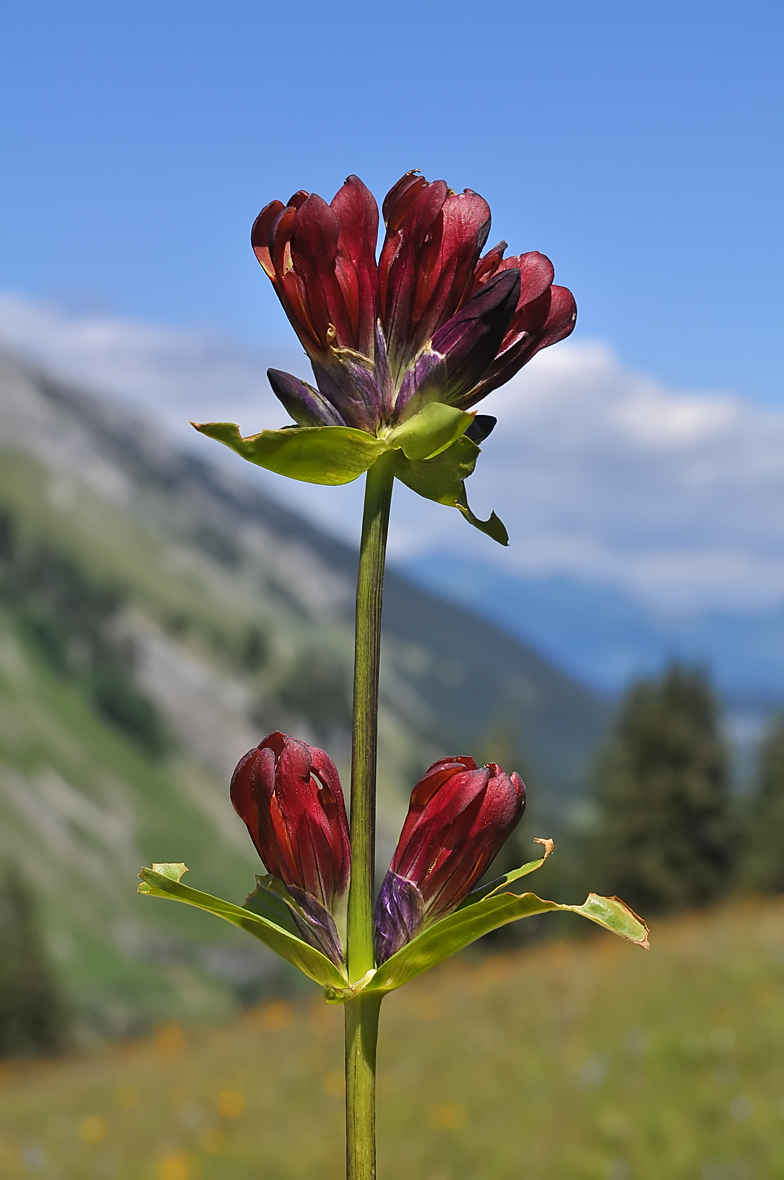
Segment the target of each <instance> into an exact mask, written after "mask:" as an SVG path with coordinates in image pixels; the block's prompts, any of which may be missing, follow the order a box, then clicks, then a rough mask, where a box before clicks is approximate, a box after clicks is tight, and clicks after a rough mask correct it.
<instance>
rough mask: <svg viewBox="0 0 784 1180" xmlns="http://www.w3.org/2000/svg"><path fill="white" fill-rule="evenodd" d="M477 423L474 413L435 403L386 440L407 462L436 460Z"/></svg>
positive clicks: (408, 420)
mask: <svg viewBox="0 0 784 1180" xmlns="http://www.w3.org/2000/svg"><path fill="white" fill-rule="evenodd" d="M473 420H474V419H473V415H472V414H466V413H465V411H464V410H458V409H457V408H456V407H455V406H447V405H446V404H445V403H444V402H431V403H430V404H429V405H427V406H425V407H424V409H422V410H420V411H419V413H418V414H414V416H413V417H412V418H408V419H407V420H406V421H405V422H403V423H401V425H400V426H396V427H395V429H394V430H391V431H390V432H389V434H388V435H387V436H386V440H385V441H386V443H387V444H388V446H390V447H400V448H401V450H402V451H403V454H404V455H405V456H406V458H407V459H414V460H420V459H432V458H434V457H435V456H436V455H439V454H440V453H441V452H442V451H445V450H446V448H447V447H449V446H451V445H452V443H453V442H455V440H456V439H458V438H460V436H461V434H465V432H466V430H467V429H468V427H469V426H470V425H471V424H472V422H473Z"/></svg>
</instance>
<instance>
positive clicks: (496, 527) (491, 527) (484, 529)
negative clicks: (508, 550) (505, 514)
mask: <svg viewBox="0 0 784 1180" xmlns="http://www.w3.org/2000/svg"><path fill="white" fill-rule="evenodd" d="M457 507H458V508H459V509H460V511H461V512H462V514H463V516H464V517H465V519H466V520H467V521H468V523H469V524H472V525H473V526H474V528H475V529H479V531H480V533H486V535H487V536H488V537H491V538H492V539H493V540H494V541H497V542H498V544H499V545H508V544H509V533H508V532H507V531H506V525H505V524H504V522H503V521H502V520H500V519H499V517H497V516H496V514H495V513H494V512H491V513H490V516H489V518H488V519H487V520H480V519H479V517H478V516H474V514H473V512H472V511H471V509H470V508H469V507H468V500H467V499H466V493H465V488H463V491H462V493H461V495H459V496H458V498H457Z"/></svg>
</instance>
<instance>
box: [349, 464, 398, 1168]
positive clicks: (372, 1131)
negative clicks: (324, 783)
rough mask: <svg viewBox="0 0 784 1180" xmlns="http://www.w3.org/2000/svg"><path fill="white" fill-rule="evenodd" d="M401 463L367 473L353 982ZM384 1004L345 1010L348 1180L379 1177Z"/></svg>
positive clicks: (366, 920) (370, 959)
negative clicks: (392, 518) (387, 569)
mask: <svg viewBox="0 0 784 1180" xmlns="http://www.w3.org/2000/svg"><path fill="white" fill-rule="evenodd" d="M395 463H396V455H395V453H394V452H389V453H388V454H386V455H382V456H381V458H380V459H378V460H377V461H376V462H375V463H374V465H373V466H372V467H371V468H370V470H369V471H368V473H367V477H366V484H365V507H364V513H363V518H362V539H361V541H360V549H359V570H358V573H357V604H356V616H355V621H356V633H355V646H354V723H353V733H352V747H351V888H350V891H349V899H348V975H349V979H350V980H351V982H352V983H355V982H356V981H357V980H358V979H361V978H362V976H363V975H365V974H366V973H367V972H368V971H370V970H371V969H372V967H373V966H374V965H375V960H374V954H373V894H374V889H375V843H376V759H377V751H378V677H379V663H380V657H381V605H382V596H383V587H384V564H385V561H386V548H387V532H388V529H389V508H390V504H391V501H392V485H393V483H394V478H395ZM380 1004H381V1000H380V998H378V997H375V998H374V997H370V996H358V997H357V999H356V1000H352V1001H350V1002H349V1003H347V1004H346V1006H345V1007H346V1176H347V1180H375V1175H376V1041H377V1037H378V1017H379V1008H380Z"/></svg>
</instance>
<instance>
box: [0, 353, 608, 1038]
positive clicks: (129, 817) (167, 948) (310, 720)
mask: <svg viewBox="0 0 784 1180" xmlns="http://www.w3.org/2000/svg"><path fill="white" fill-rule="evenodd" d="M243 475H244V472H243V469H242V467H241V466H240V465H239V462H238V467H237V474H236V475H232V474H231V473H230V472H227V470H226V469H225V468H224V467H220V466H217V467H212V466H209V465H207V464H205V463H203V462H201V461H200V460H198V459H195V458H193V457H192V456H190V455H187V454H184V453H182V452H179V451H178V450H176V449H175V448H174V447H172V446H171V445H170V444H169V443H168V442H167V441H166V440H165V439H164V438H162V437H161V436H160V435H159V434H158V433H156V432H155V431H154V430H153V429H151V428H150V427H149V425H148V424H146V423H145V422H144V421H143V420H141V419H139V418H138V417H137V416H135V415H132V414H129V413H127V412H125V411H123V410H122V409H120V408H118V407H117V406H116V405H115V404H112V403H111V402H109V401H104V400H102V399H101V398H99V397H96V396H95V395H93V394H91V393H88V392H86V391H84V390H80V389H77V388H75V387H74V386H73V385H72V384H69V383H67V382H63V381H60V380H58V379H57V378H56V377H53V376H52V375H50V374H45V373H42V372H39V371H37V370H35V369H34V368H32V367H31V366H29V365H27V364H25V363H23V362H21V361H19V360H17V359H16V358H14V357H12V356H9V355H8V354H0V511H5V512H6V513H7V514H8V515H9V519H10V518H13V521H14V522H15V524H16V526H18V533H19V538H20V541H19V544H20V545H21V546H22V547H23V548H24V547H27V548H26V549H25V552H28V551H29V552H30V553H38V552H39V551H40V553H42V554H47V553H51V554H62V555H63V556H64V558H65V559H67V561H68V562H71V563H72V564H73V568H74V571H75V572H74V575H73V577H74V578H75V579H76V582H75V583H74V584H75V585H78V584H82V583H83V584H84V585H85V586H93V587H96V588H97V589H100V587H101V586H105V587H106V588H107V592H111V594H113V595H115V597H116V607H115V608H113V611H112V612H110V613H109V614H107V616H106V618H105V619H104V620H103V621H101V622H100V626H99V625H98V624H96V626H94V627H93V632H94V633H95V635H97V636H98V637H99V638H100V635H101V630H100V628H101V627H103V628H105V629H108V630H107V631H106V634H105V638H106V640H107V642H109V641H111V643H110V646H111V648H112V650H113V651H116V652H120V653H121V652H123V651H127V652H128V659H127V667H128V669H129V671H130V674H131V675H132V677H133V679H134V681H135V683H136V685H137V687H138V691H139V693H141V694H142V695H143V696H145V697H146V698H147V699H149V701H150V702H151V703H152V706H153V707H154V708H155V709H156V710H157V711H158V713H159V715H160V717H161V718H162V720H163V724H164V725H165V727H166V730H167V732H168V733H169V735H170V739H171V747H170V752H169V753H167V754H163V755H155V753H154V749H153V747H151V746H149V745H148V747H147V748H143V747H142V746H140V745H139V743H138V742H136V743H134V740H133V733H132V731H131V730H129V729H128V727H127V726H126V728H125V729H123V728H122V727H118V725H117V724H113V723H112V709H115V713H114V716H115V717H116V718H117V717H120V713H118V712H117V707H116V702H113V698H110V699H109V702H108V706H107V707H106V708H104V709H103V712H101V710H100V709H99V710H96V707H95V700H96V698H95V696H94V693H93V695H91V692H92V689H91V688H90V687H89V686H90V685H91V684H92V683H93V682H92V681H91V680H90V678H89V676H87V674H86V673H85V674H84V675H82V674H81V673H79V674H77V673H78V669H79V668H80V667H82V666H83V664H84V661H85V659H87V658H88V657H87V655H86V654H85V650H86V649H85V650H82V649H83V648H84V643H83V642H82V641H81V640H80V638H79V635H78V634H76V633H74V636H73V637H72V638H71V639H69V640H68V642H67V643H66V644H65V646H63V643H61V644H60V647H61V648H62V650H63V651H66V653H67V652H71V655H69V656H68V659H69V660H71V657H73V659H72V660H71V662H72V663H73V664H74V668H76V670H77V672H75V673H74V674H73V675H71V677H70V679H69V678H68V676H67V675H65V674H64V673H63V671H62V669H58V668H57V667H55V666H54V664H53V663H52V661H51V659H50V658H49V656H47V653H46V650H45V648H43V647H42V646H41V643H40V642H39V640H38V639H37V637H36V636H37V634H38V633H37V632H36V631H35V629H33V630H31V629H30V626H29V624H28V622H26V621H25V617H23V615H20V614H19V610H18V607H17V606H15V605H14V600H13V599H12V598H8V597H6V598H5V599H3V598H2V596H0V858H6V859H7V858H21V860H22V861H23V863H24V865H26V866H30V869H31V870H32V875H33V877H34V881H33V884H34V885H35V886H36V888H37V890H38V892H39V894H40V895H41V896H42V897H44V898H46V899H47V911H46V927H47V930H48V934H49V938H50V942H51V945H52V947H53V951H54V953H55V954H56V956H57V957H58V960H59V962H60V965H61V972H62V974H63V977H64V978H65V979H66V982H67V983H68V985H69V987H70V989H71V992H72V994H78V995H79V1003H80V1004H81V1005H82V1006H83V1007H84V1008H86V1009H89V1013H88V1014H89V1015H90V1019H97V1020H98V1021H99V1023H100V1022H101V1021H103V1022H104V1024H107V1023H108V1025H109V1026H111V1027H112V1028H116V1029H120V1030H121V1029H122V1028H125V1027H127V1026H128V1022H129V1021H130V1022H131V1025H132V1024H133V1021H134V1020H138V1019H144V1018H145V1014H146V1017H150V1016H152V1015H154V1014H160V1013H163V1012H166V1011H174V1010H177V1009H178V1008H179V1007H181V1005H182V1004H183V1003H186V1005H190V1010H191V1011H192V1012H194V1013H207V1012H211V1013H212V1012H215V1011H217V1010H220V1009H221V1006H224V1007H225V1005H226V1004H227V1003H230V1002H232V996H233V995H237V994H241V993H243V994H244V991H247V988H252V987H255V986H257V985H259V986H260V984H259V981H262V980H263V978H264V976H265V974H268V973H269V971H270V970H271V966H270V964H269V961H268V960H267V959H265V957H264V954H263V952H262V951H261V950H258V951H257V949H256V948H255V947H254V946H250V947H247V946H245V944H244V943H243V944H242V945H241V946H240V944H238V943H237V941H236V939H235V937H234V935H232V933H231V932H230V931H228V930H227V931H223V930H222V929H221V928H220V926H219V925H218V924H217V923H215V922H212V923H209V922H206V923H205V922H204V921H202V920H201V918H200V916H199V915H192V914H188V913H186V914H185V915H184V916H183V914H182V913H181V912H175V913H172V912H170V911H172V910H174V909H175V907H169V906H164V905H154V904H151V903H150V902H149V901H145V900H144V899H139V898H137V897H136V895H135V893H134V885H135V873H136V872H137V871H138V868H139V866H140V864H141V863H142V862H145V863H149V862H150V861H151V860H159V861H161V860H180V859H184V860H185V861H186V863H188V864H189V866H190V868H191V871H192V873H193V884H194V885H197V886H201V887H202V888H205V889H208V890H213V891H214V892H218V893H222V894H223V895H224V896H230V897H234V898H237V899H239V898H241V897H242V896H243V895H244V892H247V890H248V889H249V888H250V886H251V885H252V873H253V871H254V869H256V870H257V869H258V861H257V860H256V859H255V853H254V852H253V850H252V847H251V845H250V841H249V840H248V839H247V837H246V833H245V832H244V829H243V828H242V825H241V824H240V823H239V821H238V820H237V818H236V816H235V815H234V813H233V811H232V809H231V807H230V804H229V800H228V791H227V783H228V777H229V775H230V773H231V769H232V768H233V765H234V763H235V762H236V761H237V759H238V757H239V756H240V755H241V754H242V753H244V752H245V750H247V749H248V748H250V746H251V745H253V744H255V743H256V742H257V741H258V740H259V738H260V737H261V736H262V735H263V734H264V733H265V732H267V731H268V730H270V729H273V728H284V729H287V730H289V731H290V732H297V733H298V734H300V735H301V736H302V737H304V738H305V739H306V740H311V741H317V742H318V743H319V744H323V745H324V746H325V747H326V748H327V749H328V750H329V751H330V753H332V755H333V756H334V757H335V758H336V761H337V762H338V765H339V768H340V770H341V774H342V775H344V782H345V783H346V785H347V784H348V773H347V759H348V752H349V722H350V677H351V659H352V628H351V612H352V606H353V594H354V576H355V568H356V554H355V553H354V552H353V551H352V550H351V548H350V547H349V546H347V545H345V544H342V543H341V542H338V541H336V540H334V539H332V538H330V537H328V536H327V535H326V534H324V533H322V532H320V531H319V530H318V529H317V528H315V527H314V526H312V525H311V524H309V523H308V522H307V521H305V520H304V519H302V518H301V517H300V516H298V515H297V514H296V513H294V512H290V511H289V510H287V509H286V508H285V507H284V506H283V505H281V504H280V503H277V502H276V501H274V500H272V499H271V498H270V497H268V496H265V495H264V494H263V493H262V492H260V491H259V490H258V489H257V488H256V487H255V486H254V485H253V484H252V482H251V481H249V480H247V479H244V478H243ZM478 543H480V544H481V543H482V540H481V539H479V540H478ZM79 579H81V580H82V583H80V582H79ZM96 594H97V590H96ZM44 597H45V596H44ZM88 597H89V596H88ZM99 598H100V595H98V596H97V598H96V601H97V600H98V599H99ZM43 608H45V609H46V610H50V611H51V610H55V613H56V610H57V609H59V607H57V604H56V603H55V604H54V605H52V603H49V604H48V605H47V603H46V602H45V601H44V602H43V607H42V609H43ZM53 618H54V616H53ZM50 622H52V620H51V619H50ZM54 623H55V624H57V625H58V626H59V625H60V623H63V626H65V624H66V623H68V620H65V622H63V620H58V618H54ZM384 624H385V638H384V658H383V671H382V694H381V696H382V705H381V717H380V778H379V864H380V865H381V866H383V863H384V860H385V858H388V856H389V855H390V853H391V850H392V845H393V841H394V839H395V834H396V832H397V830H398V828H399V824H400V821H401V818H402V815H403V813H404V810H405V806H406V802H407V795H408V792H409V791H410V789H411V787H412V785H413V783H414V782H415V781H416V778H417V777H418V775H419V774H421V772H422V770H423V769H424V768H425V767H426V766H427V764H428V762H429V761H431V760H432V759H433V758H434V757H436V756H439V755H440V754H443V753H447V752H452V751H458V750H459V751H460V752H461V753H475V754H476V755H477V756H479V757H487V756H489V755H488V754H487V753H486V752H485V751H486V748H487V746H488V743H489V742H491V740H492V739H493V735H494V734H496V735H498V734H501V737H500V738H499V739H498V740H499V741H502V744H504V749H505V750H506V751H507V753H508V754H509V757H512V758H514V759H517V757H518V754H519V755H520V756H521V757H522V759H523V762H524V767H525V770H526V773H527V775H528V778H529V783H530V786H531V788H532V793H534V794H536V796H537V798H538V800H539V802H540V814H541V813H542V811H544V812H546V811H547V810H548V809H549V810H550V811H551V812H552V811H561V810H563V808H564V806H568V801H569V799H574V798H575V797H576V796H577V795H578V794H579V791H580V789H581V783H582V778H583V774H584V770H585V767H586V764H587V762H588V760H589V758H590V756H591V754H592V752H593V750H594V749H595V747H596V744H597V742H598V741H600V740H601V738H602V736H603V734H604V732H605V729H606V725H607V722H608V717H609V710H608V707H607V705H606V704H605V702H604V701H603V700H602V699H601V697H599V696H598V695H596V694H594V693H592V692H591V691H590V690H587V689H585V688H583V687H582V686H581V685H580V684H578V683H577V682H575V681H574V680H572V679H571V678H570V677H569V676H567V675H565V674H563V673H561V672H558V671H557V670H556V669H554V668H553V667H552V666H551V665H549V664H548V663H547V661H546V660H545V659H543V658H542V657H540V656H538V655H537V654H536V653H534V652H533V651H532V650H531V649H530V648H528V647H527V646H525V645H524V644H522V643H520V642H518V641H517V640H515V639H513V638H511V637H510V636H509V635H507V634H505V633H504V632H503V631H502V630H501V629H499V628H498V627H497V626H496V625H494V624H493V623H491V622H488V621H486V620H482V619H480V618H478V617H477V616H475V615H474V614H472V613H471V612H469V611H467V610H465V609H464V608H462V607H460V606H457V605H454V604H450V603H447V602H445V601H444V600H443V599H441V598H439V597H437V596H436V595H434V594H432V593H430V592H428V591H427V590H424V589H421V588H418V587H415V586H413V585H412V584H411V583H410V582H408V581H407V580H406V579H405V578H404V577H402V576H400V575H399V574H397V573H396V572H395V571H394V570H392V571H390V574H389V577H388V582H387V589H386V601H385V617H384ZM68 625H69V626H70V624H68ZM39 631H40V628H39ZM93 632H91V634H92V633H93ZM85 634H86V633H85ZM96 642H97V641H96ZM74 644H75V645H76V646H75V647H74ZM80 644H81V647H80ZM88 646H89V645H88ZM98 646H99V647H100V644H98ZM115 663H116V661H115ZM88 671H89V669H88ZM126 697H127V693H126ZM129 699H130V698H129ZM126 703H127V702H126ZM134 707H135V706H134ZM120 720H121V717H120ZM162 748H163V747H162ZM495 748H496V747H494V749H495ZM542 803H543V804H544V806H543V807H542V806H541V804H542ZM535 834H539V833H534V832H531V836H533V835H535ZM247 941H249V940H246V942H247ZM254 981H255V982H254ZM96 1014H97V1015H96Z"/></svg>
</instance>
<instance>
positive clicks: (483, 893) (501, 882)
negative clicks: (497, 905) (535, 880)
mask: <svg viewBox="0 0 784 1180" xmlns="http://www.w3.org/2000/svg"><path fill="white" fill-rule="evenodd" d="M534 844H541V845H543V847H544V856H540V857H539V860H529V862H528V864H525V865H523V866H522V867H521V868H519V869H512V871H511V872H510V873H504V875H503V877H496V878H495V880H493V881H488V882H487V884H486V885H481V886H480V887H479V888H478V889H474V890H472V892H471V893H469V895H468V897H467V898H466V899H465V901H464V902H463V904H462V905H461V907H460V908H461V909H465V907H466V906H468V905H474V904H475V903H476V902H477V901H482V899H483V898H485V897H489V896H490V895H491V893H498V892H499V890H501V889H503V888H504V886H505V885H511V883H512V881H519V879H520V878H521V877H527V876H528V874H529V873H535V872H536V870H537V869H541V867H542V865H543V864H544V862H545V861H546V860H547V858H548V856H551V855H552V851H553V841H552V840H542V839H540V838H539V837H538V836H537V837H536V838H535V839H534Z"/></svg>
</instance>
